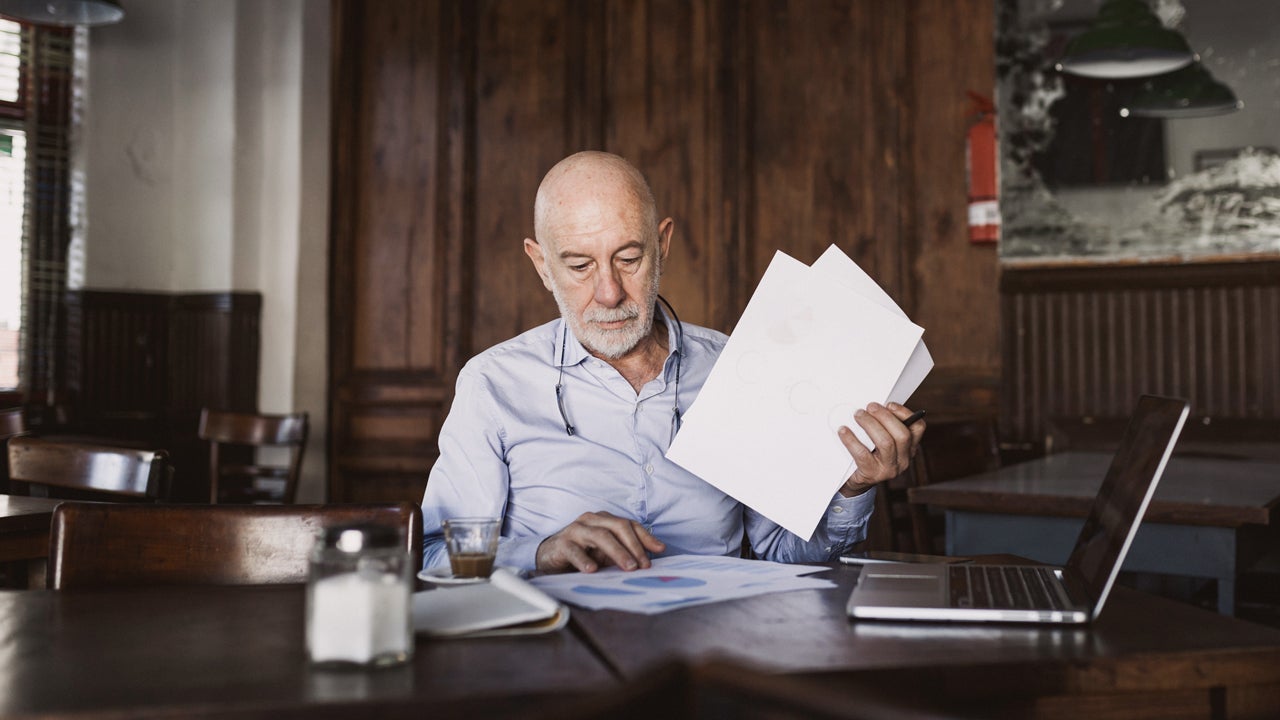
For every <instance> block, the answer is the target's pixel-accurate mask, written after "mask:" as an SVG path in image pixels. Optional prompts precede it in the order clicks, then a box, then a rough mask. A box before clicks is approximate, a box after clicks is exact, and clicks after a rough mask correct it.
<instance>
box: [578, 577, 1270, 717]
mask: <svg viewBox="0 0 1280 720" xmlns="http://www.w3.org/2000/svg"><path fill="white" fill-rule="evenodd" d="M857 575H858V569H857V568H854V567H848V566H835V567H834V568H833V569H832V570H831V571H830V572H829V573H828V574H827V575H819V576H817V577H830V578H832V579H833V580H835V581H836V582H837V583H838V584H839V589H837V590H827V591H819V590H811V591H799V592H789V593H779V594H773V595H763V596H757V597H754V598H746V599H743V600H736V601H731V602H727V603H720V604H714V605H704V606H699V607H693V608H687V609H683V610H678V611H674V612H670V613H665V614H661V615H636V614H629V613H622V612H615V611H603V610H602V611H586V610H575V615H574V618H575V623H577V625H578V626H579V627H580V628H581V631H582V633H583V636H584V637H585V638H587V639H588V641H589V642H590V643H591V644H592V645H593V646H594V647H595V648H596V649H597V650H598V651H599V652H601V654H602V655H603V656H604V658H605V660H606V661H607V662H608V664H609V665H610V666H611V667H613V668H614V669H615V670H616V671H617V672H618V673H619V675H620V676H622V677H624V678H634V677H637V676H639V675H641V674H643V673H645V672H646V671H647V670H649V669H651V668H653V667H654V666H656V665H658V664H660V663H662V662H666V661H669V660H671V659H673V658H680V659H684V660H688V661H692V662H701V661H709V660H712V659H718V660H726V661H729V662H733V663H738V664H742V665H745V666H747V667H749V668H754V669H758V670H762V671H764V672H768V673H787V674H789V675H793V676H796V677H798V678H801V679H811V680H816V681H819V683H818V684H817V685H816V686H815V687H820V688H821V692H823V693H826V694H832V693H836V694H838V693H841V692H848V693H850V697H849V705H848V707H850V708H856V707H857V697H855V696H853V693H854V691H855V689H856V690H860V691H866V690H871V689H875V688H879V689H881V690H883V689H886V688H895V687H896V688H898V689H899V690H900V691H901V693H903V694H904V696H908V697H932V698H933V699H934V701H936V702H937V703H938V704H939V705H940V706H941V707H942V709H943V710H944V711H945V710H947V709H950V710H952V711H954V710H955V707H956V705H955V704H954V703H958V702H966V703H977V704H978V705H977V706H976V707H975V706H973V705H969V706H967V708H968V710H969V712H972V713H975V714H973V715H972V716H973V717H995V716H1002V717H1003V716H1012V717H1030V716H1032V715H1034V714H1036V713H1037V712H1042V713H1046V714H1049V715H1053V714H1054V713H1055V708H1057V711H1061V712H1062V713H1063V716H1066V717H1071V716H1078V717H1101V716H1105V715H1106V712H1105V711H1106V710H1107V709H1108V708H1110V709H1114V710H1115V711H1116V712H1117V713H1118V716H1120V717H1132V716H1137V712H1136V710H1135V708H1139V707H1142V708H1144V709H1145V710H1148V711H1150V712H1152V716H1154V717H1168V716H1170V715H1173V714H1178V715H1179V716H1180V717H1181V716H1183V715H1181V713H1182V712H1184V711H1185V712H1187V713H1188V715H1187V716H1191V717H1194V716H1197V715H1198V716H1203V717H1210V716H1213V708H1214V707H1218V706H1221V705H1222V704H1224V703H1225V704H1228V705H1231V706H1233V707H1241V706H1245V705H1250V704H1252V705H1253V706H1255V707H1257V706H1259V705H1261V706H1262V707H1264V708H1269V710H1268V711H1267V712H1276V713H1280V630H1277V629H1273V628H1267V627H1263V626H1259V625H1254V624H1252V623H1248V622H1244V621H1241V620H1237V619H1234V618H1229V617H1223V616H1221V615H1216V614H1214V613H1211V612H1206V611H1204V610H1201V609H1199V608H1196V607H1194V606H1191V605H1186V604H1183V603H1177V602H1174V601H1171V600H1167V599H1164V598H1159V597H1156V596H1153V595H1149V594H1146V593H1142V592H1139V591H1136V590H1132V589H1129V588H1123V587H1117V588H1115V589H1114V590H1113V592H1112V594H1111V596H1110V599H1109V600H1108V602H1107V605H1106V607H1105V609H1104V610H1103V613H1102V615H1101V617H1100V618H1099V619H1098V620H1097V621H1096V622H1095V623H1094V624H1093V625H1092V626H1087V627H1056V628H1055V627H1037V626H1018V625H999V624H973V625H963V624H946V623H905V622H881V621H856V622H854V621H850V620H849V619H848V618H847V617H846V616H845V602H846V600H847V599H848V597H849V593H850V592H851V591H852V588H853V586H854V584H855V583H856V580H857ZM1215 704H1216V705H1215ZM984 707H985V708H986V709H987V710H989V711H990V712H988V711H987V710H982V709H980V708H984ZM1264 716H1266V715H1265V714H1264Z"/></svg>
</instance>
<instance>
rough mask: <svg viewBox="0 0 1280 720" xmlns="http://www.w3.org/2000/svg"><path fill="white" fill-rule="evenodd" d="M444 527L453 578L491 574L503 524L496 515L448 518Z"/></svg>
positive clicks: (484, 576)
mask: <svg viewBox="0 0 1280 720" xmlns="http://www.w3.org/2000/svg"><path fill="white" fill-rule="evenodd" d="M443 527H444V542H445V547H447V548H448V549H449V566H450V567H451V568H452V569H453V575H454V577H460V578H473V577H482V578H486V577H489V573H492V572H493V559H494V557H495V556H496V555H497V553H498V533H499V531H500V530H501V529H502V523H501V522H500V521H498V520H497V519H495V518H449V519H448V520H445V521H444V523H443Z"/></svg>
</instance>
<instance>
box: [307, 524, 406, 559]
mask: <svg viewBox="0 0 1280 720" xmlns="http://www.w3.org/2000/svg"><path fill="white" fill-rule="evenodd" d="M402 544H403V541H402V540H401V539H400V531H399V530H398V529H396V528H394V527H391V526H389V525H377V524H374V523H365V524H357V525H335V526H333V527H329V528H325V531H324V546H325V547H326V548H334V549H336V550H338V551H339V552H344V553H351V554H355V553H360V552H364V551H365V550H384V549H387V548H395V547H399V546H400V545H402Z"/></svg>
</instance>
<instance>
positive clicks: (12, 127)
mask: <svg viewBox="0 0 1280 720" xmlns="http://www.w3.org/2000/svg"><path fill="white" fill-rule="evenodd" d="M22 66H23V63H22V26H21V25H19V24H18V23H16V22H12V21H9V20H0V390H13V389H15V388H17V386H18V335H19V332H20V331H21V328H22V267H23V262H22V221H23V207H24V204H25V186H26V156H27V153H26V147H27V138H26V133H25V132H24V127H23V119H24V112H23V103H22V91H23V79H24V78H23V72H22Z"/></svg>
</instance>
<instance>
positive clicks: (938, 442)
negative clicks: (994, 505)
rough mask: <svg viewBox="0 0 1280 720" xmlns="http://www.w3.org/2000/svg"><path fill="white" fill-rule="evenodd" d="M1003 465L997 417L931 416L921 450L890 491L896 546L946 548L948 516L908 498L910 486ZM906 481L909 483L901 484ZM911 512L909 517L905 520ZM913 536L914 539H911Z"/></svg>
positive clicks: (900, 548)
mask: <svg viewBox="0 0 1280 720" xmlns="http://www.w3.org/2000/svg"><path fill="white" fill-rule="evenodd" d="M999 467H1000V440H999V437H998V435H997V432H996V421H995V418H993V417H956V418H930V419H929V428H928V430H926V431H925V434H924V438H922V439H921V441H920V451H919V455H918V457H917V458H916V460H915V462H913V463H912V465H911V468H910V469H909V470H908V471H907V472H906V473H903V476H902V477H901V478H900V479H895V480H891V481H889V483H888V485H889V489H888V491H887V492H885V496H886V501H887V503H888V504H889V505H890V509H889V513H890V515H891V517H892V518H893V520H892V521H891V527H892V528H893V529H892V533H893V546H894V547H893V548H892V549H894V550H897V551H899V552H913V553H923V554H936V553H941V552H943V550H944V547H943V546H944V544H945V540H946V529H945V524H944V522H943V518H942V517H941V515H940V514H938V513H936V512H933V513H931V512H929V509H928V508H926V507H925V506H923V505H919V504H915V503H911V502H909V501H908V500H907V497H906V495H907V490H908V488H911V487H920V486H922V485H929V484H931V483H939V482H945V481H947V480H955V479H957V478H962V477H966V476H968V475H977V474H978V473H983V472H989V471H991V470H996V469H998V468H999ZM899 481H901V482H902V484H904V485H906V487H901V488H899V487H895V485H894V483H895V482H899ZM903 516H905V517H906V518H907V520H906V521H905V522H903V521H901V520H900V519H899V518H901V517H903ZM908 534H909V538H908V537H905V536H907V535H908Z"/></svg>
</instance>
